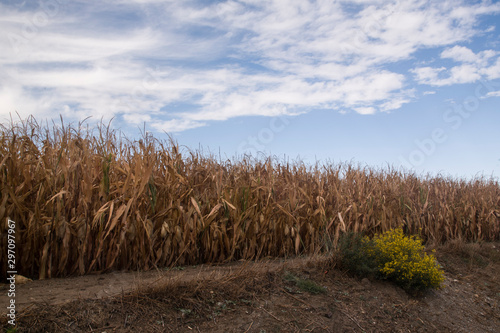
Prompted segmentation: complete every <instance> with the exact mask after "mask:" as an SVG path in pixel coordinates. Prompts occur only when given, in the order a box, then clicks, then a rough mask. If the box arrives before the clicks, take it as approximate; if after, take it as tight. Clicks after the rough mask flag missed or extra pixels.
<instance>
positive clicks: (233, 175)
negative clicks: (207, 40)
mask: <svg viewBox="0 0 500 333" xmlns="http://www.w3.org/2000/svg"><path fill="white" fill-rule="evenodd" d="M0 195H1V197H0V221H6V220H7V218H10V219H12V220H14V221H16V224H17V229H16V230H17V241H16V245H17V262H18V265H17V266H18V267H17V269H18V272H19V273H20V274H22V275H25V276H29V277H39V278H47V277H55V276H67V275H75V274H76V275H81V274H85V273H89V272H95V271H104V270H109V269H144V270H146V269H150V268H152V267H164V266H172V265H187V264H197V263H202V262H225V261H231V260H235V259H241V258H243V259H257V258H263V257H266V256H272V257H276V256H292V255H297V254H301V253H307V254H311V253H316V252H321V251H325V250H329V249H331V248H332V247H334V246H335V244H336V242H337V241H338V238H339V236H340V234H341V233H342V232H345V231H354V232H365V233H367V234H373V233H375V232H380V231H386V230H388V229H390V228H393V227H396V226H400V225H404V227H405V229H406V230H407V231H409V232H411V233H417V234H420V235H421V237H422V238H423V239H424V240H427V241H430V242H435V243H442V242H444V241H446V240H450V239H454V240H464V241H477V240H490V241H494V240H499V239H500V208H499V207H500V186H499V183H498V181H497V180H493V179H484V178H478V179H473V180H461V179H450V178H445V177H419V176H417V175H415V174H413V173H410V172H405V171H398V170H394V169H391V168H388V169H386V170H375V169H372V168H365V167H354V166H352V165H349V164H340V165H330V164H328V165H315V166H307V165H305V164H304V163H301V162H295V163H288V162H280V161H278V160H275V159H271V158H269V159H267V160H253V159H250V158H247V157H243V158H240V159H238V160H233V161H229V160H227V161H222V160H219V159H217V158H215V157H214V156H206V155H204V154H202V153H201V152H193V151H190V150H187V149H186V151H185V152H184V153H183V152H181V150H180V148H179V146H178V145H177V144H176V143H175V142H173V141H172V140H170V141H168V142H165V141H160V140H157V139H155V138H153V137H151V136H147V135H146V136H144V137H143V138H142V139H141V140H138V141H129V140H127V139H123V138H120V136H119V133H117V132H116V131H113V130H111V129H110V128H109V126H108V127H105V126H103V125H101V126H99V127H98V128H97V129H96V130H90V129H89V128H84V127H82V126H81V125H79V126H72V125H64V124H63V123H61V125H59V126H54V127H53V128H49V127H48V126H45V127H42V126H39V125H38V124H37V123H36V121H35V120H34V119H33V118H31V119H29V120H27V121H24V122H21V123H17V124H14V123H13V124H10V125H9V126H3V127H2V128H1V133H0ZM0 230H1V234H2V237H0V255H1V257H2V258H6V253H5V251H6V249H7V246H6V237H5V234H6V230H7V226H6V223H2V224H1V226H0ZM2 265H3V266H2V267H1V271H2V274H3V273H4V272H6V271H7V269H6V266H5V265H6V262H5V261H2Z"/></svg>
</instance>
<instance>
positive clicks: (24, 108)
mask: <svg viewBox="0 0 500 333" xmlns="http://www.w3.org/2000/svg"><path fill="white" fill-rule="evenodd" d="M499 23H500V2H496V1H455V0H452V1H446V0H445V1H412V0H408V1H403V0H401V1H377V0H372V1H370V0H357V1H342V0H340V1H322V0H318V1H306V0H297V1H285V0H282V1H280V0H241V1H196V0H192V1H191V0H186V1H176V0H171V1H156V0H113V1H100V2H97V1H77V0H76V1H62V0H44V1H5V0H2V1H0V121H1V122H4V123H6V122H8V121H10V117H11V115H13V116H14V117H17V115H16V112H17V113H18V114H19V115H20V116H21V118H26V117H27V116H29V115H35V117H36V119H38V120H40V121H41V120H45V119H58V118H59V115H62V116H63V118H64V119H65V122H77V121H79V120H82V119H85V118H87V117H89V116H91V118H90V120H87V122H90V123H92V121H100V120H101V119H102V120H103V121H104V122H108V121H109V120H110V119H112V118H113V121H112V126H113V127H114V128H116V129H119V130H121V131H123V132H124V133H125V134H126V135H127V136H129V137H131V138H134V137H137V138H138V137H139V136H140V131H139V129H143V128H144V126H145V127H146V129H147V130H148V131H150V132H152V133H153V135H154V136H155V137H157V138H160V139H163V138H167V134H166V133H168V134H170V135H172V137H173V138H174V139H176V140H177V141H178V143H179V144H180V145H185V146H186V147H188V148H190V149H198V148H199V147H203V149H204V151H205V152H207V151H211V152H214V153H216V154H217V155H219V152H220V154H221V156H222V158H233V157H237V156H242V155H244V154H251V155H252V156H257V157H263V156H270V155H272V156H277V157H278V158H280V159H282V158H285V159H287V160H290V161H295V160H297V159H300V160H303V161H304V162H306V163H315V162H316V161H319V162H320V163H325V162H334V163H338V162H345V161H352V162H353V163H356V164H357V163H360V164H361V165H368V166H371V167H374V168H380V167H387V166H391V167H395V168H400V167H403V168H406V169H409V170H414V171H416V172H417V173H419V174H427V173H430V174H432V175H436V174H442V175H445V176H452V177H465V178H471V177H475V176H480V175H484V176H486V177H489V176H494V177H499V175H500V38H499V29H500V24H499Z"/></svg>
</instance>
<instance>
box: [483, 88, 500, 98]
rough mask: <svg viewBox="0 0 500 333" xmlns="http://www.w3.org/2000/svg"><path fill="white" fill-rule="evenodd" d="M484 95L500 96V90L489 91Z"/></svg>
mask: <svg viewBox="0 0 500 333" xmlns="http://www.w3.org/2000/svg"><path fill="white" fill-rule="evenodd" d="M486 97H500V90H498V91H490V92H489V93H487V94H486Z"/></svg>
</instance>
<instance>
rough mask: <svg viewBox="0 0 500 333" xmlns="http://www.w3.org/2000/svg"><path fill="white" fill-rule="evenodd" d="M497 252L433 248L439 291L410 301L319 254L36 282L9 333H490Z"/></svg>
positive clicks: (26, 290)
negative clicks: (440, 268) (442, 276)
mask: <svg viewBox="0 0 500 333" xmlns="http://www.w3.org/2000/svg"><path fill="white" fill-rule="evenodd" d="M499 250H500V243H482V244H462V243H458V242H457V243H453V244H448V245H447V246H443V247H439V248H437V253H436V257H437V259H438V261H439V263H440V264H441V265H442V266H443V269H444V271H445V274H446V281H445V285H444V287H443V288H442V289H440V290H433V291H428V292H426V293H423V294H420V295H409V294H408V293H406V292H405V291H404V290H402V289H400V288H399V287H397V286H395V285H393V284H391V283H389V282H387V281H379V280H372V281H370V280H368V279H360V278H358V277H354V276H351V275H350V274H349V272H346V271H344V270H342V269H339V268H338V267H336V261H335V260H334V259H332V258H331V257H324V256H318V257H310V258H295V259H291V260H282V259H280V260H278V259H276V260H268V261H262V262H236V263H231V264H226V265H223V266H198V267H185V268H176V269H170V270H157V271H149V272H113V273H108V274H101V275H88V276H82V277H74V278H66V279H50V280H37V281H32V282H28V283H26V284H22V285H17V286H16V309H17V311H18V312H17V315H16V319H17V323H18V326H17V331H16V332H258V333H260V332H266V333H269V332H467V333H469V332H499V331H500V283H499V276H500V251H499ZM0 289H2V290H1V295H0V308H1V309H2V310H1V313H2V316H1V317H0V327H3V328H4V330H5V331H7V328H8V327H9V326H8V324H7V317H6V316H5V313H6V306H7V304H8V302H9V298H8V296H7V289H8V287H7V286H6V285H3V286H1V287H0Z"/></svg>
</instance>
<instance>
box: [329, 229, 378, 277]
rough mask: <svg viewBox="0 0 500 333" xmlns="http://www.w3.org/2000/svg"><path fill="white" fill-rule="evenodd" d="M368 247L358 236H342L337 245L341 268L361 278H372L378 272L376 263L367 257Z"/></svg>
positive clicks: (350, 233)
mask: <svg viewBox="0 0 500 333" xmlns="http://www.w3.org/2000/svg"><path fill="white" fill-rule="evenodd" d="M368 245H369V243H367V242H366V239H365V238H363V237H362V235H360V234H356V233H353V232H349V233H346V234H343V235H342V236H341V237H340V239H339V243H338V248H339V252H340V261H341V263H342V267H343V268H345V269H348V270H349V271H351V272H352V273H354V274H356V275H359V276H361V277H365V276H374V275H375V274H376V273H377V271H378V269H377V263H376V262H375V260H373V258H371V257H367V255H366V253H367V252H368V250H369V248H368V247H367V246H368Z"/></svg>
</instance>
